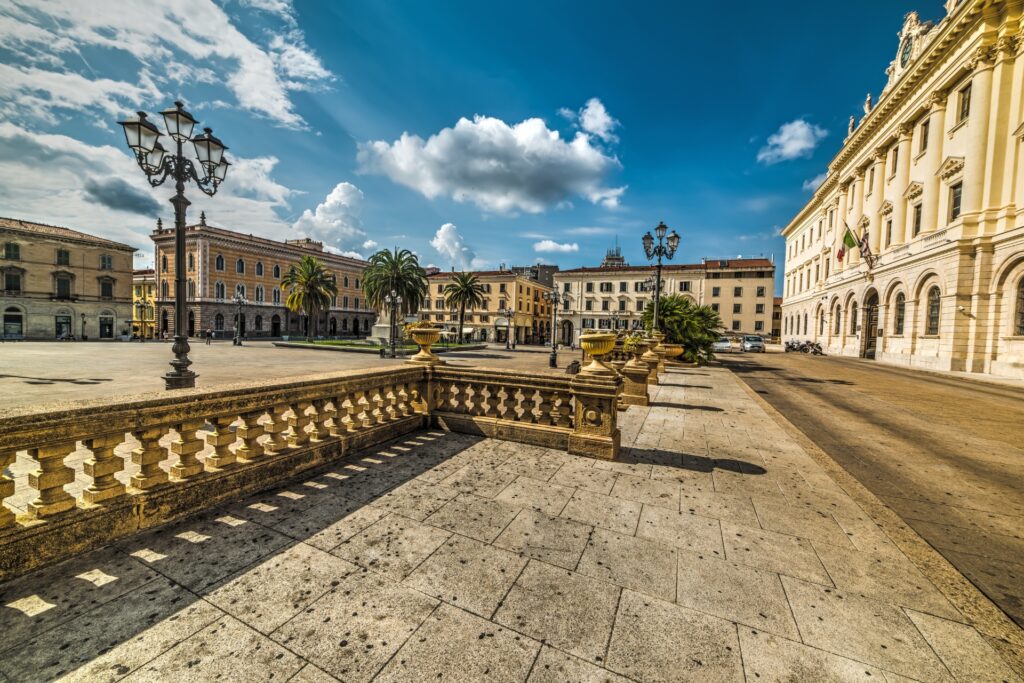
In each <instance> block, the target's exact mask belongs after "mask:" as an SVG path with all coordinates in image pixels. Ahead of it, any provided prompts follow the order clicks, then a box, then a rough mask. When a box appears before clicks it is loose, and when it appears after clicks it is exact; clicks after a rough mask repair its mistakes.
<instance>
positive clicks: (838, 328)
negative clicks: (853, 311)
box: [832, 305, 843, 336]
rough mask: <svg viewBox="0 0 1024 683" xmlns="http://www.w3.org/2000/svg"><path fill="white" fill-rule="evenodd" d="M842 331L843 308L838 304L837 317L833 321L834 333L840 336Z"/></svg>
mask: <svg viewBox="0 0 1024 683" xmlns="http://www.w3.org/2000/svg"><path fill="white" fill-rule="evenodd" d="M842 331H843V309H842V308H840V307H839V306H838V305H837V306H836V319H835V322H834V323H832V334H834V335H836V336H839V334H840V333H841V332H842Z"/></svg>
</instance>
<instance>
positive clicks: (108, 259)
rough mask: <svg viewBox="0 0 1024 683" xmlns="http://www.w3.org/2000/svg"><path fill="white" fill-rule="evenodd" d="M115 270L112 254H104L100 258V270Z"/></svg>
mask: <svg viewBox="0 0 1024 683" xmlns="http://www.w3.org/2000/svg"><path fill="white" fill-rule="evenodd" d="M113 269H114V257H113V256H111V255H110V254H103V255H102V256H100V270H113Z"/></svg>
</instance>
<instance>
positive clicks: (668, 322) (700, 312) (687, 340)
mask: <svg viewBox="0 0 1024 683" xmlns="http://www.w3.org/2000/svg"><path fill="white" fill-rule="evenodd" d="M653 317H654V302H653V301H651V302H649V303H648V304H647V308H646V309H645V310H644V316H643V321H644V327H646V328H647V329H650V328H651V323H652V320H653ZM658 328H659V330H660V331H661V332H664V333H665V340H666V341H667V342H668V343H670V344H680V345H682V347H683V358H684V359H685V360H687V361H689V362H691V363H705V362H707V361H709V360H711V359H713V358H714V354H713V353H712V352H711V347H712V344H714V343H715V340H716V339H718V335H719V332H720V331H721V329H722V319H721V318H720V317H719V316H718V313H716V312H715V311H714V310H713V309H712V308H711V307H710V306H698V305H697V304H695V303H694V302H693V300H692V299H690V298H688V297H685V296H682V295H679V294H670V295H668V296H664V297H661V301H660V303H659V305H658Z"/></svg>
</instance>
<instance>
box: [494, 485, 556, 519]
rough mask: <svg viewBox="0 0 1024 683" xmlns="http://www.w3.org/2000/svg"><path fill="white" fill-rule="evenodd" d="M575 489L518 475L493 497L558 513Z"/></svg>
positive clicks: (547, 512)
mask: <svg viewBox="0 0 1024 683" xmlns="http://www.w3.org/2000/svg"><path fill="white" fill-rule="evenodd" d="M574 491H575V489H573V488H570V487H568V486H559V485H558V484H552V483H551V482H547V481H541V480H539V479H531V478H529V477H519V478H517V479H516V480H515V481H513V482H512V483H511V484H509V485H508V486H506V487H505V489H504V490H503V491H502V492H501V493H499V494H498V495H497V496H495V497H494V499H495V500H500V501H502V502H503V503H508V504H509V505H515V506H518V507H523V508H530V509H533V510H537V511H538V512H544V513H546V514H549V515H558V513H560V512H561V511H562V509H563V508H565V504H566V503H568V502H569V499H570V498H572V494H573V492H574Z"/></svg>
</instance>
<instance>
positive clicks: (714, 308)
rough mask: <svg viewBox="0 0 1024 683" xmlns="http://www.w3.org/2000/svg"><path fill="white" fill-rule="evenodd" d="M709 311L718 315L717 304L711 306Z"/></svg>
mask: <svg viewBox="0 0 1024 683" xmlns="http://www.w3.org/2000/svg"><path fill="white" fill-rule="evenodd" d="M711 310H712V311H714V312H715V313H718V304H711Z"/></svg>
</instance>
